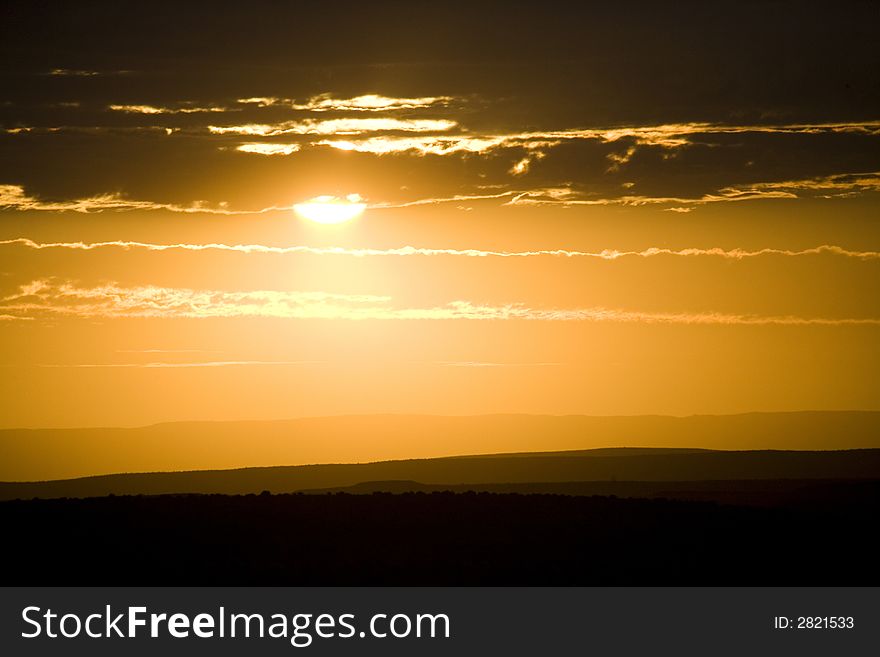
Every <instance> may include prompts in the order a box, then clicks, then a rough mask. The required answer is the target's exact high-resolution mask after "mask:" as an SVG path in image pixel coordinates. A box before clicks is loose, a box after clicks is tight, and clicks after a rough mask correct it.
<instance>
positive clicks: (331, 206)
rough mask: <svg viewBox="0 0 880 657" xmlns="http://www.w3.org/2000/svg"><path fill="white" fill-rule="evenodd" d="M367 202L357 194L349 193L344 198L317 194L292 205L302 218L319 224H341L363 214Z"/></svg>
mask: <svg viewBox="0 0 880 657" xmlns="http://www.w3.org/2000/svg"><path fill="white" fill-rule="evenodd" d="M366 207H367V204H366V203H364V202H363V199H362V198H361V197H360V195H359V194H349V195H348V196H346V197H344V198H340V197H338V196H317V197H315V198H313V199H311V200H310V201H306V202H305V203H297V204H296V205H294V206H293V209H294V210H295V211H296V213H297V214H298V215H299V216H301V217H302V218H303V219H308V220H309V221H314V222H315V223H319V224H342V223H345V222H346V221H351V220H352V219H354V218H355V217H359V216H360V215H361V214H363V212H364V210H365V209H366Z"/></svg>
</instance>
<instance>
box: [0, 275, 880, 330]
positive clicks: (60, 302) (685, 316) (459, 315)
mask: <svg viewBox="0 0 880 657" xmlns="http://www.w3.org/2000/svg"><path fill="white" fill-rule="evenodd" d="M391 302H392V299H391V298H390V297H387V296H380V295H362V294H359V295H345V294H334V293H327V292H292V291H278V290H254V291H245V292H240V291H225V290H193V289H187V288H168V287H156V286H140V287H122V286H120V285H118V284H116V283H107V284H103V285H98V286H94V287H81V286H77V285H75V284H72V283H69V282H65V283H56V282H54V281H49V280H35V281H32V282H31V283H28V284H27V285H23V286H21V287H20V288H19V290H18V291H17V292H16V293H14V294H12V295H9V296H7V297H5V298H4V299H2V301H0V311H2V312H3V313H4V314H9V315H12V316H24V317H35V318H36V317H41V316H49V317H55V316H66V317H73V318H84V319H94V318H106V319H119V318H138V317H140V318H143V317H149V318H198V319H205V318H233V317H262V318H275V319H341V320H481V321H508V320H523V321H553V322H572V321H576V322H621V323H640V324H687V325H736V326H740V325H741V326H774V325H778V326H880V318H873V317H867V318H830V317H800V316H795V315H746V314H734V313H722V312H642V311H633V310H622V309H614V308H604V307H590V308H562V309H560V308H533V307H530V306H527V305H525V304H505V305H491V304H475V303H472V302H470V301H464V300H455V301H450V302H449V303H447V304H445V305H441V306H433V307H425V308H409V307H396V306H394V305H392V303H391Z"/></svg>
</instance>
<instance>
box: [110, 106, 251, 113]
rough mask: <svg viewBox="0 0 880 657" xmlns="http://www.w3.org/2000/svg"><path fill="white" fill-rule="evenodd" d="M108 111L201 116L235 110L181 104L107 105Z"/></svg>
mask: <svg viewBox="0 0 880 657" xmlns="http://www.w3.org/2000/svg"><path fill="white" fill-rule="evenodd" d="M108 109H110V110H113V111H114V112H125V113H126V114H202V113H205V112H234V111H238V110H237V109H236V108H226V107H214V106H208V107H200V106H198V105H191V104H183V105H181V106H180V107H162V106H156V105H108Z"/></svg>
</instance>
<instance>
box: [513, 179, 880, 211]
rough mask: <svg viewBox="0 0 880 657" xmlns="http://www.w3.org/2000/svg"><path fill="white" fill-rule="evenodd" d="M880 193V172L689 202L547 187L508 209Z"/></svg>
mask: <svg viewBox="0 0 880 657" xmlns="http://www.w3.org/2000/svg"><path fill="white" fill-rule="evenodd" d="M878 191H880V172H877V171H872V172H866V173H840V174H834V175H831V176H824V177H819V178H805V179H802V180H787V181H778V182H757V183H749V184H747V185H741V186H737V187H724V188H722V189H719V190H717V191H716V192H712V193H709V194H704V195H702V196H698V197H693V198H688V197H680V196H643V195H632V194H627V195H623V196H610V197H603V196H596V195H591V194H587V193H584V192H582V191H580V190H577V189H575V188H573V187H546V188H541V189H532V190H527V191H523V192H515V193H512V195H511V198H510V200H509V201H507V203H506V205H564V206H578V205H585V206H589V205H629V206H640V205H666V204H668V205H672V206H674V207H672V208H668V209H669V210H671V211H674V212H687V211H688V206H697V205H705V204H707V203H729V202H737V201H756V200H768V199H797V198H803V197H819V198H845V197H850V196H856V195H860V194H865V193H871V192H878Z"/></svg>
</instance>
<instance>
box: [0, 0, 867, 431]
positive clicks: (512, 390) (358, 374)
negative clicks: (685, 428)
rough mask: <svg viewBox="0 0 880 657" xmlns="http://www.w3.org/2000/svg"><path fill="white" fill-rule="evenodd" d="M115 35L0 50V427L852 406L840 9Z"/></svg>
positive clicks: (853, 327) (859, 381) (17, 36)
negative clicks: (723, 18) (526, 33)
mask: <svg viewBox="0 0 880 657" xmlns="http://www.w3.org/2000/svg"><path fill="white" fill-rule="evenodd" d="M570 9H571V10H572V11H574V9H573V6H572V8H570ZM34 11H36V10H34ZM114 11H115V10H113V9H112V8H111V9H107V11H106V12H104V13H101V14H100V15H92V14H91V13H90V12H89V11H84V12H82V14H80V13H70V14H65V12H64V11H61V12H60V14H61V15H60V16H52V17H48V16H44V15H37V14H36V13H29V12H28V10H27V9H26V8H24V6H23V8H20V10H19V11H18V12H17V13H16V16H15V17H14V18H15V20H13V21H11V27H10V29H9V32H8V33H7V34H6V37H7V38H4V42H5V45H4V49H6V50H9V51H10V52H11V53H13V54H14V55H15V57H14V58H7V57H4V58H3V59H4V62H5V63H4V64H3V69H2V71H0V76H2V78H3V80H4V83H3V85H2V91H0V336H2V337H0V370H2V372H3V376H2V378H0V386H2V387H0V426H2V427H69V426H111V425H112V426H134V425H143V424H149V423H154V422H161V421H170V420H189V419H208V420H229V419H272V418H289V417H301V416H319V415H337V414H349V413H431V414H443V415H457V414H482V413H509V412H522V413H552V414H563V413H565V414H590V415H617V414H624V415H628V414H677V415H687V414H693V413H736V412H746V411H755V410H761V411H772V410H802V409H880V405H878V400H877V396H876V394H875V392H874V389H873V387H874V384H875V381H876V376H877V372H878V367H880V350H878V348H877V345H878V337H880V294H878V284H880V224H878V221H877V219H878V216H880V214H878V210H880V109H878V108H880V104H878V102H877V100H878V89H880V84H878V73H877V70H876V66H872V65H871V63H870V62H871V60H872V57H871V50H870V48H869V47H868V46H867V45H866V44H867V43H870V41H871V39H870V38H869V37H868V36H867V33H866V34H865V35H863V36H864V39H860V38H858V35H859V34H861V33H862V31H864V30H865V29H867V28H866V25H870V24H871V23H872V21H871V20H870V18H871V16H870V15H864V16H863V15H861V14H859V13H858V12H857V11H855V10H852V11H846V12H845V11H841V12H839V13H838V14H833V13H832V15H831V16H830V17H829V16H824V15H823V19H822V21H819V20H818V19H817V18H815V17H813V18H810V17H809V16H806V15H803V16H802V15H797V16H794V17H792V16H788V15H785V14H784V13H779V11H777V10H776V9H773V10H771V9H768V10H767V13H768V15H767V16H766V17H765V21H764V22H763V23H760V24H754V23H752V22H748V21H745V19H744V18H736V17H731V18H730V19H729V20H730V23H729V24H727V25H725V26H719V25H717V24H716V22H714V21H713V20H711V16H709V15H706V14H703V13H700V12H699V11H696V12H690V13H688V14H687V15H686V16H683V15H676V14H675V13H674V12H673V13H672V14H670V15H663V16H657V15H654V14H653V13H651V12H646V13H645V14H644V15H640V17H639V18H636V19H632V21H633V22H630V23H628V24H625V25H623V24H621V22H620V21H619V20H618V19H619V18H620V16H616V15H615V14H614V13H613V11H612V10H610V9H607V10H604V12H605V13H602V12H600V15H594V16H591V20H590V21H589V22H588V24H587V23H583V22H582V23H580V24H581V25H582V29H583V30H585V31H586V34H587V35H589V36H590V37H591V38H581V36H580V35H579V34H578V33H577V32H576V31H575V30H574V27H570V26H567V25H559V24H558V22H556V23H554V25H557V27H554V28H553V30H549V29H548V30H543V31H539V33H536V34H530V39H531V41H530V44H531V45H529V46H523V45H522V43H521V41H520V40H519V37H518V36H517V35H518V34H522V33H521V32H519V31H517V30H518V29H522V30H524V29H526V28H527V27H528V26H534V25H541V24H543V23H542V21H545V20H546V21H549V20H550V19H552V18H554V17H553V16H549V15H544V14H543V13H542V12H544V11H545V10H544V9H534V8H533V9H532V10H530V11H531V13H530V11H526V10H524V9H522V8H520V7H519V6H517V7H515V8H511V9H510V10H509V12H508V13H507V14H506V15H505V16H504V17H503V19H501V23H502V24H501V25H496V29H495V30H493V31H492V34H491V35H487V34H486V33H485V32H484V31H482V30H481V29H480V28H479V26H480V25H482V23H481V22H480V21H481V19H482V18H484V17H483V16H481V14H480V11H481V10H480V9H478V8H468V9H463V10H462V11H463V13H456V14H454V16H453V14H450V15H449V16H445V15H444V16H439V17H438V16H436V15H433V14H432V15H430V16H428V15H422V14H420V13H419V11H418V10H415V9H411V10H409V11H412V12H414V14H415V15H413V16H402V15H399V14H397V13H393V14H387V13H386V14H382V12H380V14H382V15H380V16H372V17H366V18H365V16H363V15H362V14H361V13H360V11H365V10H359V11H355V13H354V14H353V15H351V16H350V17H349V18H348V19H347V20H350V21H351V25H349V24H348V23H345V24H344V25H343V26H341V27H340V28H338V30H337V37H336V39H337V41H338V43H341V44H343V45H342V46H340V47H338V48H336V49H335V50H332V49H330V46H329V45H327V44H326V43H323V42H320V41H319V40H318V39H317V37H315V36H313V35H308V34H302V32H301V31H297V32H295V34H294V36H292V37H291V38H289V39H287V40H285V39H283V38H280V37H281V32H279V30H280V29H281V28H280V27H276V25H275V24H276V23H282V21H281V20H280V19H282V18H285V17H284V16H275V15H273V14H272V12H284V11H288V12H294V9H293V8H288V9H286V10H285V9H281V8H277V7H276V8H273V10H272V12H269V14H268V15H265V16H262V18H260V19H258V20H257V21H256V23H254V25H253V29H252V30H251V31H249V32H248V33H247V34H245V35H242V34H240V33H238V32H236V33H235V34H236V35H237V36H238V37H239V38H237V39H232V40H230V41H227V40H226V39H224V38H223V37H226V36H228V35H229V34H232V33H233V31H234V30H235V29H236V28H235V26H236V25H237V24H238V23H237V22H236V21H237V20H238V18H240V17H236V16H234V15H223V16H221V17H218V18H217V20H216V21H214V22H213V23H212V25H211V26H202V27H203V29H202V30H201V31H199V32H197V33H193V32H192V31H187V30H185V29H184V26H185V25H186V24H187V20H194V19H195V17H187V16H186V15H184V16H183V17H182V18H181V19H180V22H181V25H175V26H162V27H157V26H158V25H160V23H157V22H156V21H158V20H159V19H158V18H157V17H153V16H144V17H140V18H141V19H142V20H140V19H139V20H129V21H127V22H126V24H130V25H137V26H139V27H130V28H126V29H125V30H122V34H117V33H116V31H114V29H113V28H112V26H113V25H116V23H114V22H113V21H114V19H117V18H118V16H115V15H114V13H113V12H114ZM305 11H306V13H308V12H312V11H314V12H317V9H315V8H311V9H308V10H305ZM389 11H390V10H389ZM652 11H653V10H652ZM780 11H781V10H780ZM859 11H862V12H864V13H865V14H871V13H872V12H874V11H875V10H874V9H871V8H870V7H869V6H865V7H863V8H862V9H860V10H859ZM534 12H537V13H538V14H539V15H537V16H536V15H532V14H533V13H534ZM806 13H807V12H805V14H806ZM316 15H317V14H316ZM129 18H130V17H129ZM287 18H290V19H296V21H298V24H308V20H307V18H308V17H303V16H301V15H298V16H287ZM313 18H314V17H313ZM358 20H368V23H367V25H368V26H371V29H369V30H367V33H366V34H364V33H363V31H361V32H358V31H356V29H355V23H356V22H357V21H358ZM427 20H430V21H431V25H433V28H434V29H433V30H432V31H430V34H423V35H422V38H420V39H416V38H415V37H414V35H413V34H411V31H406V30H405V29H404V27H405V26H406V25H408V24H409V22H410V21H415V24H419V21H427ZM682 21H684V23H682ZM874 24H876V23H874ZM781 25H785V26H788V27H789V31H788V32H780V31H779V30H775V31H774V29H771V28H773V27H774V26H776V27H779V26H781ZM35 26H39V31H40V34H42V35H43V36H45V37H46V38H50V37H51V40H50V43H52V44H53V45H52V46H51V47H48V46H46V45H45V43H44V45H43V47H42V49H41V48H40V47H38V45H37V44H34V43H32V42H31V41H33V40H32V39H26V38H24V37H23V36H21V35H23V34H33V30H35V29H37V28H36V27H35ZM151 26H153V27H155V28H156V29H161V30H164V32H163V33H162V34H163V39H162V40H161V41H162V44H163V45H162V46H161V47H160V46H158V45H157V44H156V42H154V41H150V40H149V39H147V38H146V37H145V36H143V35H146V34H150V28H151ZM688 27H691V28H694V27H696V28H699V29H691V30H688V29H686V28H688ZM257 28H259V29H257ZM515 28H516V29H515ZM126 30H128V31H126ZM141 30H142V31H141ZM260 30H263V32H260ZM83 31H84V34H85V37H88V35H89V34H91V35H92V36H93V37H94V39H92V40H88V39H87V38H86V39H85V40H84V41H78V40H77V39H75V38H74V36H73V35H74V33H77V34H83ZM844 33H845V34H848V35H849V36H848V37H847V38H846V39H842V38H841V37H839V36H838V37H834V38H836V39H838V41H839V42H838V41H834V42H833V43H834V45H835V47H834V48H826V49H821V52H819V49H817V48H816V47H815V43H816V40H817V39H826V38H828V35H829V34H832V35H839V34H844ZM340 34H341V35H342V36H340ZM450 34H455V37H456V40H455V43H456V46H455V47H454V48H453V47H451V46H450V43H451V41H449V39H448V37H449V35H450ZM98 36H100V38H98ZM125 36H127V37H128V39H127V40H125V39H124V37H125ZM346 39H347V40H346ZM221 42H222V43H228V45H227V46H226V47H224V48H220V46H219V45H218V43H221ZM542 44H543V46H545V48H544V49H542V48H540V47H539V46H540V45H542ZM622 44H629V45H628V47H624V45H622ZM516 46H521V47H516ZM695 53H696V54H697V55H696V56H695ZM875 63H876V62H875ZM314 199H319V200H318V201H317V203H318V207H317V209H316V208H315V206H314V205H309V203H310V202H312V203H315V201H314ZM328 204H330V205H331V210H330V211H329V214H328V211H327V209H326V207H325V206H326V205H328ZM315 219H318V221H315ZM326 222H329V223H326Z"/></svg>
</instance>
